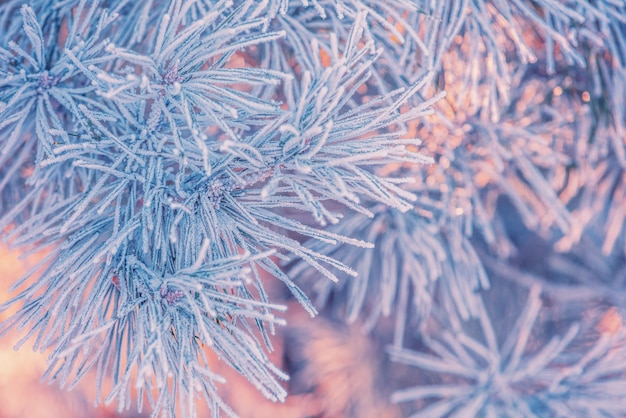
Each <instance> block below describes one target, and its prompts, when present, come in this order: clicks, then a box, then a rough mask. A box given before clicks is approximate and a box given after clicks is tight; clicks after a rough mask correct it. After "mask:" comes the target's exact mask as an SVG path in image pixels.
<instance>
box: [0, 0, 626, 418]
mask: <svg viewBox="0 0 626 418" xmlns="http://www.w3.org/2000/svg"><path fill="white" fill-rule="evenodd" d="M625 80H626V4H625V3H623V2H622V1H621V0H571V1H570V0H535V1H526V0H514V1H511V2H504V1H499V0H493V1H483V0H445V1H426V0H387V1H383V0H309V1H307V0H302V1H295V0H293V1H289V0H217V1H214V0H169V1H145V2H135V1H127V0H101V1H86V0H40V1H36V0H32V1H25V2H24V1H17V0H8V1H3V2H0V194H1V198H0V230H1V231H2V234H3V238H4V239H5V240H7V241H8V242H10V243H11V244H12V245H14V246H17V247H20V248H23V249H24V251H27V252H34V251H43V252H45V253H46V254H47V255H46V257H45V258H44V259H43V260H42V261H41V262H40V263H39V265H37V266H36V267H35V268H34V269H33V270H32V271H31V272H30V273H29V274H27V275H26V276H24V278H23V279H21V280H20V281H18V282H17V283H15V284H14V285H13V286H12V290H13V291H14V293H15V295H14V296H13V297H12V298H11V299H10V300H7V301H4V303H3V304H2V305H0V310H8V309H14V310H16V313H15V314H13V315H12V316H11V317H10V318H9V319H8V320H7V321H5V322H4V323H2V324H1V325H0V334H4V333H6V332H8V331H10V330H12V329H19V330H24V331H25V332H24V338H23V339H22V340H20V342H19V343H18V344H17V346H18V347H19V346H21V345H22V344H23V343H25V342H27V341H29V340H30V341H33V342H32V344H33V345H34V348H35V349H37V350H46V351H47V352H48V353H49V355H50V368H49V369H48V371H47V372H46V378H48V379H49V380H51V381H59V382H60V384H61V385H63V386H67V387H72V386H74V385H75V384H77V383H78V381H80V379H81V378H82V377H83V376H84V375H85V374H86V373H88V372H89V371H90V370H95V372H96V374H97V382H98V383H97V386H98V387H97V388H96V389H97V399H96V400H97V402H104V403H110V402H113V401H117V404H118V409H119V410H120V411H123V410H127V409H130V408H131V407H132V406H133V402H136V404H137V406H138V408H139V410H141V408H143V407H145V406H144V405H143V404H144V402H145V401H146V400H147V403H148V407H149V410H150V413H152V414H153V416H161V415H164V416H180V417H194V416H196V414H197V412H196V402H197V400H198V399H200V398H203V399H204V401H205V402H206V404H207V405H208V406H209V408H210V409H211V411H212V414H213V415H214V416H219V415H221V414H225V415H227V416H234V415H235V412H234V411H233V410H232V409H231V407H230V406H229V405H227V404H226V403H225V402H224V401H223V400H222V398H221V396H220V389H219V388H220V385H219V384H221V383H224V379H223V378H222V377H221V376H219V375H218V374H217V373H215V371H214V369H213V367H212V364H214V363H213V362H214V361H215V359H214V357H215V356H216V357H217V358H218V359H219V361H222V362H224V363H225V364H227V365H229V366H230V367H232V368H233V369H234V370H236V371H237V372H238V373H240V374H241V375H243V376H244V377H245V378H246V379H247V380H249V381H250V382H251V383H252V384H253V385H254V386H255V387H256V388H257V389H258V390H259V391H260V392H261V393H262V394H263V395H264V396H266V397H267V398H268V399H271V400H274V401H284V400H285V398H286V396H287V392H286V390H285V389H284V387H283V385H282V384H281V381H283V380H286V379H288V378H289V376H288V374H286V373H285V372H284V371H282V370H280V368H279V367H278V366H276V365H274V364H273V363H272V362H271V361H270V360H269V358H268V352H270V351H272V349H273V347H272V335H274V334H275V332H276V326H282V325H284V324H285V323H286V320H285V314H284V313H285V310H286V307H285V306H283V305H281V304H277V303H274V302H273V301H272V300H270V298H269V297H268V290H267V288H268V286H269V285H271V283H272V282H273V281H279V282H281V283H282V286H286V288H287V289H288V290H289V291H290V293H291V295H292V297H293V298H294V299H295V300H297V301H298V302H299V303H300V304H301V306H302V307H303V308H304V309H305V310H306V311H307V312H308V313H309V314H310V315H311V316H315V315H316V314H317V313H318V311H319V312H322V313H323V314H325V315H329V316H337V317H339V318H342V319H345V320H347V321H348V322H353V323H354V322H357V323H359V324H363V326H364V329H366V330H367V332H370V333H373V334H376V333H377V332H380V335H387V336H388V334H385V333H384V332H382V331H381V329H382V328H384V327H388V326H389V325H388V323H386V322H385V321H384V319H385V318H386V317H392V318H393V319H392V321H393V324H394V325H392V328H393V331H392V332H391V333H389V334H390V335H391V337H389V340H388V341H387V343H389V350H388V352H389V353H390V356H391V359H392V360H393V361H397V362H399V363H404V364H409V365H411V366H415V367H416V368H418V369H421V372H420V371H418V372H416V373H420V374H419V376H425V377H423V378H421V379H418V380H419V385H418V386H411V387H408V388H406V387H405V388H403V387H401V386H402V385H404V384H405V382H403V381H402V379H398V381H397V382H394V383H393V384H394V385H396V386H398V387H397V388H395V389H396V392H395V394H394V395H393V396H392V400H393V401H394V402H400V403H403V404H405V403H406V404H407V405H408V407H407V411H410V413H413V414H414V416H432V414H435V415H437V416H447V415H449V414H455V413H456V414H457V415H458V416H463V417H470V416H509V415H514V414H515V413H519V414H521V415H522V416H547V415H549V414H553V415H555V416H573V415H571V414H573V413H575V412H573V411H585V414H586V416H620V415H623V414H624V413H626V405H624V403H623V402H622V401H621V400H620V394H619V393H617V392H616V390H615V388H614V387H615V386H619V387H621V386H623V385H624V384H625V383H626V382H624V378H625V377H626V374H625V370H624V369H625V365H626V357H624V355H625V354H626V353H625V352H624V344H623V341H624V339H623V335H622V334H623V331H621V330H620V331H614V330H608V331H607V330H606V329H604V328H603V331H602V332H603V334H602V332H601V333H595V334H594V332H595V331H594V329H595V330H596V331H597V329H596V328H593V327H594V326H596V325H597V324H598V323H600V322H601V321H600V319H598V318H601V317H602V312H603V309H604V310H606V309H607V308H608V307H609V306H616V305H619V304H620V303H623V298H620V297H619V292H621V291H623V283H622V281H623V279H624V278H626V276H625V274H626V273H625V272H626V267H624V265H626V222H625V218H626V206H625V205H624V202H626V135H625V132H624V130H625V128H624V124H625V123H626V114H625V110H624V97H625V94H626V82H625ZM580 266H584V268H583V269H581V268H580ZM581 270H583V271H585V272H587V273H588V274H584V275H582V276H581V274H579V273H580V271H581ZM496 281H497V282H498V284H500V282H506V283H509V282H510V283H516V286H521V288H528V289H529V296H528V302H527V305H526V308H524V310H523V313H522V315H521V316H520V318H519V320H518V321H512V322H509V323H508V324H504V325H503V324H500V323H499V321H505V320H506V319H507V318H509V319H510V315H502V317H498V314H497V313H492V314H491V316H490V315H489V314H488V311H489V310H490V309H496V308H493V307H491V308H490V307H489V306H487V305H488V304H487V303H486V302H485V300H486V299H485V297H484V294H485V293H486V292H490V293H491V294H493V293H494V292H496V293H497V292H498V289H501V288H502V286H494V284H496ZM511 285H512V284H511ZM494 287H495V290H494V289H493V288H494ZM599 288H602V289H603V290H602V291H599V290H598V289H599ZM522 293H523V292H522ZM309 296H311V297H312V298H313V301H310V300H309ZM542 298H544V299H545V300H550V301H551V303H555V304H556V305H557V306H558V307H559V309H556V311H555V312H551V313H550V314H552V315H555V316H557V317H558V316H559V315H561V316H563V318H559V319H558V321H557V322H558V323H559V324H562V323H565V322H567V321H565V318H568V319H571V318H570V317H571V315H569V314H568V313H570V312H571V311H572V310H573V311H574V312H575V313H576V315H577V316H578V318H577V319H574V320H572V321H571V322H572V323H573V324H574V325H571V326H569V325H566V326H565V329H560V330H559V331H558V332H557V334H559V335H561V334H562V337H556V336H554V337H552V336H547V335H544V334H541V333H539V334H537V335H540V337H537V344H536V345H533V344H530V343H529V341H531V340H532V339H530V340H529V338H530V335H531V334H533V333H534V332H535V333H536V326H537V324H539V325H541V324H543V322H542V321H540V320H539V318H541V317H542V316H541V315H542V312H544V313H545V312H546V308H545V306H544V305H543V304H542V302H541V301H542ZM522 299H523V297H522V296H520V292H518V294H517V297H516V300H517V301H518V302H519V300H522ZM581 306H582V307H584V308H585V309H588V311H589V312H590V313H592V314H594V315H596V317H595V322H593V324H594V325H589V324H587V325H585V324H586V323H585V322H584V318H583V316H584V315H583V314H582V312H581V310H582V309H581ZM503 309H505V308H503ZM514 323H515V326H513V324H514ZM581 324H583V325H581ZM541 326H543V325H541ZM501 327H504V328H503V329H506V330H510V332H509V331H507V332H500V331H501ZM511 327H512V328H511ZM600 328H601V327H600ZM600 334H602V335H600ZM533 335H534V334H533ZM541 344H543V345H541ZM607 359H610V360H607ZM433 381H440V383H436V384H433V383H432V382H433ZM107 382H109V383H107ZM134 389H136V390H137V395H136V399H135V397H134V396H133V395H131V392H132V391H133V390H134ZM595 394H598V396H597V397H594V396H593V395H595ZM599 394H603V395H599ZM432 398H437V400H436V401H430V400H431V399H432Z"/></svg>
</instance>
